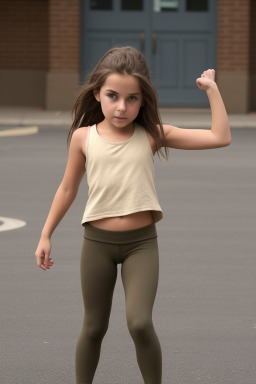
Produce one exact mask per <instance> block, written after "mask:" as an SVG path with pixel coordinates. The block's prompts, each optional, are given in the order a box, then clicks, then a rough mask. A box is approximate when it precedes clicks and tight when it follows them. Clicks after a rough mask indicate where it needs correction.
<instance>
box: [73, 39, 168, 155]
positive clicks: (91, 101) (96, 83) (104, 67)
mask: <svg viewBox="0 0 256 384" xmlns="http://www.w3.org/2000/svg"><path fill="white" fill-rule="evenodd" d="M111 73H118V74H128V75H132V76H134V77H136V78H137V79H138V80H139V84H140V87H141V92H142V96H143V106H142V107H141V108H140V111H139V114H138V116H137V117H136V119H135V121H136V122H137V123H138V124H140V125H142V126H143V127H144V128H145V129H146V130H147V131H148V132H149V133H150V134H151V135H152V136H153V138H154V139H155V142H156V147H157V154H158V156H159V153H161V155H162V156H163V157H165V158H166V159H167V158H168V148H167V147H166V146H165V145H164V142H165V140H164V130H163V123H162V121H161V117H160V114H159V109H158V101H157V93H156V90H155V87H154V85H153V83H152V80H151V77H150V73H149V69H148V65H147V63H146V60H145V58H144V56H143V55H142V54H141V53H140V52H139V51H138V50H137V49H135V48H133V47H130V46H127V47H115V48H112V49H110V50H109V51H107V52H106V53H105V55H104V56H103V57H102V58H101V59H100V61H99V62H98V64H97V65H96V67H95V68H94V69H93V71H92V72H91V74H90V76H89V79H88V81H87V82H86V84H85V85H84V86H83V87H82V89H81V92H80V94H79V96H78V98H77V100H76V102H75V104H74V107H73V110H72V113H73V117H74V118H73V123H72V126H71V128H70V130H69V133H68V145H69V144H70V140H71V137H72V134H73V132H74V131H75V130H76V129H77V128H80V127H83V126H91V125H94V124H98V123H100V122H101V121H102V120H104V115H103V113H102V110H101V105H100V103H99V102H98V101H97V100H96V99H95V96H94V93H93V91H94V90H100V88H101V87H102V86H103V84H104V83H105V80H106V78H107V76H108V75H110V74H111ZM161 147H164V151H162V149H161Z"/></svg>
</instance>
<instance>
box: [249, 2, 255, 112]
mask: <svg viewBox="0 0 256 384" xmlns="http://www.w3.org/2000/svg"><path fill="white" fill-rule="evenodd" d="M255 20H256V0H251V39H250V74H251V79H250V80H251V81H250V84H251V89H250V108H251V110H253V111H256V22H255Z"/></svg>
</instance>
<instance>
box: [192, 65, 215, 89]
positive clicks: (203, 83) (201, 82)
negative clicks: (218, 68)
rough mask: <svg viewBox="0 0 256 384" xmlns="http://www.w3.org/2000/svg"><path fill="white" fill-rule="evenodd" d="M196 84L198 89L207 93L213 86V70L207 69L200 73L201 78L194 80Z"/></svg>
mask: <svg viewBox="0 0 256 384" xmlns="http://www.w3.org/2000/svg"><path fill="white" fill-rule="evenodd" d="M196 84H197V86H198V88H199V89H203V90H204V91H207V89H209V88H210V87H211V86H212V85H214V84H215V70H214V69H208V70H207V71H204V73H202V75H201V77H199V78H198V79H196Z"/></svg>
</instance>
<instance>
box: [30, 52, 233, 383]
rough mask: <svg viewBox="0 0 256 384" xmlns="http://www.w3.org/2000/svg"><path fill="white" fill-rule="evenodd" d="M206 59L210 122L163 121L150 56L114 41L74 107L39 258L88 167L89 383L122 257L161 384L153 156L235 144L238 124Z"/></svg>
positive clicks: (85, 330) (146, 376)
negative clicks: (201, 125)
mask: <svg viewBox="0 0 256 384" xmlns="http://www.w3.org/2000/svg"><path fill="white" fill-rule="evenodd" d="M214 79H215V71H214V70H213V69H208V70H207V71H205V72H204V73H203V74H202V75H201V77H200V78H198V79H197V80H196V82H197V86H198V87H199V88H200V89H202V90H205V91H206V93H207V96H208V98H209V102H210V107H211V112H212V128H211V130H200V129H181V128H177V127H174V126H171V125H165V124H162V122H161V119H160V116H159V111H158V105H157V95H156V91H155V89H154V87H153V85H152V82H151V79H150V75H149V70H148V67H147V64H146V62H145V59H144V57H143V56H142V54H141V53H140V52H138V51H137V50H136V49H135V48H132V47H118V48H113V49H110V50H109V51H108V52H107V53H106V54H105V55H104V56H103V57H102V59H101V60H100V61H99V63H98V64H97V65H96V67H95V69H94V70H93V71H92V73H91V75H90V78H89V80H88V82H87V83H86V85H85V86H84V88H83V89H82V92H81V94H80V95H79V97H78V99H77V101H76V103H75V106H74V109H73V112H74V122H73V124H72V126H71V129H70V131H69V135H68V143H69V144H70V148H69V158H68V162H67V167H66V171H65V174H64V177H63V180H62V182H61V184H60V186H59V188H58V190H57V193H56V195H55V197H54V200H53V203H52V206H51V209H50V213H49V215H48V218H47V220H46V223H45V225H44V228H43V230H42V234H41V239H40V241H39V244H38V247H37V250H36V253H35V255H36V259H37V265H38V267H40V268H42V269H43V270H45V271H46V270H47V269H50V268H51V267H52V265H53V260H52V258H51V257H50V252H51V236H52V233H53V231H54V230H55V228H56V227H57V225H58V224H59V222H60V221H61V219H62V218H63V216H64V215H65V213H66V212H67V210H68V209H69V207H70V206H71V204H72V202H73V201H74V199H75V197H76V194H77V191H78V187H79V184H80V182H81V180H82V177H83V175H84V173H85V169H86V171H87V181H88V185H89V192H88V196H89V197H88V201H87V204H86V208H85V211H84V215H83V219H82V224H83V226H84V242H83V247H82V252H81V264H80V267H81V287H82V294H83V299H84V308H85V316H84V322H83V327H82V331H81V334H80V337H79V339H78V342H77V347H76V358H75V363H76V383H77V384H91V383H92V382H93V377H94V374H95V371H96V367H97V364H98V361H99V356H100V349H101V343H102V339H103V337H104V335H105V333H106V331H107V328H108V322H109V316H110V310H111V303H112V295H113V290H114V286H115V282H116V277H117V264H118V263H121V264H122V269H121V275H122V281H123V285H124V290H125V301H126V315H127V324H128V328H129V331H130V334H131V337H132V339H133V341H134V343H135V348H136V356H137V361H138V365H139V368H140V371H141V374H142V376H143V380H144V383H146V384H160V383H161V375H162V357H161V347H160V344H159V340H158V337H157V335H156V333H155V330H154V326H153V323H152V309H153V303H154V299H155V295H156V290H157V284H158V271H159V266H158V245H157V232H156V226H155V223H156V222H157V221H159V220H161V219H162V217H163V213H162V209H161V207H160V204H159V201H158V198H157V194H156V190H155V185H154V168H153V161H154V160H153V157H154V155H155V153H157V154H158V155H159V154H162V155H163V156H164V157H166V158H167V157H168V148H169V147H170V148H180V149H207V148H218V147H223V146H227V145H229V144H230V142H231V134H230V128H229V123H228V118H227V114H226V110H225V107H224V104H223V101H222V98H221V95H220V93H219V90H218V87H217V85H216V83H215V81H214Z"/></svg>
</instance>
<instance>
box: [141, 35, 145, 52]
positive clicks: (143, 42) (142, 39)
mask: <svg viewBox="0 0 256 384" xmlns="http://www.w3.org/2000/svg"><path fill="white" fill-rule="evenodd" d="M144 48H145V33H144V32H141V34H140V50H141V52H143V51H144Z"/></svg>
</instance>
